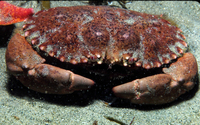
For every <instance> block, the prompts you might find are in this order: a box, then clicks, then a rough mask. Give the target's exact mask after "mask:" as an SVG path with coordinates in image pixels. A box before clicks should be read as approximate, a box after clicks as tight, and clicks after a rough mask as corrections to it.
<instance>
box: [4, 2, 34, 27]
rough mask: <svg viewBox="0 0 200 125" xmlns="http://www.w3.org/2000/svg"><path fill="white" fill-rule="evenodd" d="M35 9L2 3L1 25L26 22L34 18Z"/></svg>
mask: <svg viewBox="0 0 200 125" xmlns="http://www.w3.org/2000/svg"><path fill="white" fill-rule="evenodd" d="M33 13H34V10H33V8H21V7H17V6H15V5H12V4H10V3H8V2H5V1H0V25H10V24H14V23H18V22H22V21H24V20H25V19H26V18H28V17H30V16H32V15H33Z"/></svg>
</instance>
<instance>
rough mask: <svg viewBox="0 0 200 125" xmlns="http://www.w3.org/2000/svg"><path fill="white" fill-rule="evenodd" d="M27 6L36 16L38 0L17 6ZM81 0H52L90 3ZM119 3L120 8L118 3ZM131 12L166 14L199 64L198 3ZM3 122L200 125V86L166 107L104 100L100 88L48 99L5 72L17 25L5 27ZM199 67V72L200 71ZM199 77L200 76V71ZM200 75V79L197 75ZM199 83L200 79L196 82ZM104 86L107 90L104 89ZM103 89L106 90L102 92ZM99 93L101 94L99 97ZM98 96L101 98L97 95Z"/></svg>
mask: <svg viewBox="0 0 200 125" xmlns="http://www.w3.org/2000/svg"><path fill="white" fill-rule="evenodd" d="M12 3H13V4H16V5H18V6H22V7H32V8H34V9H35V11H36V12H37V11H38V10H39V8H40V5H39V4H37V2H33V1H31V2H21V3H20V2H12ZM86 4H87V3H83V2H81V1H78V2H76V1H72V2H51V6H52V7H55V6H74V5H86ZM113 4H114V5H116V6H119V7H121V6H120V5H119V4H118V2H113ZM125 6H126V7H127V8H128V9H130V10H135V11H139V12H146V13H149V14H157V15H160V14H164V15H165V16H166V17H167V18H168V19H170V20H171V21H173V23H175V24H176V25H177V26H178V27H179V28H180V29H182V31H183V35H185V36H186V42H187V43H188V45H189V50H190V52H191V53H193V54H194V55H195V57H196V59H197V62H198V65H199V66H200V56H199V54H200V49H199V48H200V4H199V3H198V2H182V1H179V2H172V1H171V2H164V1H162V2H144V1H137V2H131V3H127V4H125ZM0 28H1V29H0V32H1V34H0V36H1V37H0V40H1V41H0V124H1V125H26V124H29V125H58V124H60V125H92V124H94V123H98V125H118V124H127V125H129V124H130V123H131V121H132V120H133V118H134V120H133V123H132V124H134V125H165V124H170V125H198V124H200V91H199V90H198V89H199V83H198V82H197V83H196V86H195V88H194V89H192V90H191V91H190V92H188V93H186V94H184V95H183V96H181V97H180V98H179V99H178V100H176V101H174V102H172V103H170V104H166V105H161V106H141V105H135V104H130V103H129V102H128V101H126V100H120V99H117V100H115V101H114V103H113V104H112V105H111V106H108V105H106V104H105V103H104V101H107V102H111V101H112V100H113V97H112V98H111V97H109V95H106V96H107V97H102V96H100V95H99V94H101V93H102V92H103V90H101V89H99V90H97V92H96V93H95V94H94V95H93V94H92V93H91V94H90V96H92V97H88V96H89V95H88V94H87V92H88V91H86V92H85V93H86V95H84V92H78V93H75V94H73V95H64V96H56V95H45V94H40V93H37V92H33V91H31V90H28V89H27V88H26V87H24V86H23V85H22V84H21V83H20V82H19V81H17V80H16V79H15V78H14V77H12V76H11V75H9V74H8V73H6V64H5V51H6V46H7V43H8V37H9V35H10V33H9V32H8V31H10V30H7V29H9V28H12V26H5V27H2V26H1V27H0ZM199 69H200V68H199ZM199 73H200V72H199ZM198 77H199V75H198ZM197 81H198V79H197ZM102 88H103V87H102ZM98 91H101V92H98ZM98 93H99V94H98ZM93 96H97V97H93Z"/></svg>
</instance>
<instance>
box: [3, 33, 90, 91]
mask: <svg viewBox="0 0 200 125" xmlns="http://www.w3.org/2000/svg"><path fill="white" fill-rule="evenodd" d="M44 62H45V59H43V58H42V57H41V56H40V55H38V54H37V52H36V51H34V50H33V49H32V47H31V45H30V44H29V43H28V42H27V41H26V40H25V38H24V37H23V36H21V35H20V34H16V35H15V36H14V37H13V38H12V39H11V40H10V42H9V44H8V47H7V51H6V63H7V69H8V71H10V72H11V73H12V74H13V75H15V76H16V78H17V79H19V80H20V81H21V82H22V83H23V84H24V85H25V86H27V87H28V88H30V89H32V90H35V91H38V92H42V93H51V94H67V93H72V92H73V91H76V90H82V89H88V88H90V87H91V86H92V85H93V84H94V82H93V81H92V80H90V79H88V78H85V77H83V76H80V75H77V74H74V73H73V72H71V71H69V70H65V69H61V68H59V67H55V66H52V65H49V64H45V63H44Z"/></svg>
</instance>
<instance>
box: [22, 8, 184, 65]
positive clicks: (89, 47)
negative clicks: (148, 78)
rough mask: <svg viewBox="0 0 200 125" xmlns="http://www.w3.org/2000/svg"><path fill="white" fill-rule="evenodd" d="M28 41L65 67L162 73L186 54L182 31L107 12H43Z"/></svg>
mask: <svg viewBox="0 0 200 125" xmlns="http://www.w3.org/2000/svg"><path fill="white" fill-rule="evenodd" d="M23 29H24V31H25V36H26V37H27V40H28V41H29V42H30V43H31V44H32V45H33V46H34V47H36V48H38V49H40V50H42V51H45V52H46V53H48V55H50V56H52V57H55V58H58V59H59V60H60V61H62V62H70V63H72V64H77V63H88V62H97V63H98V64H101V63H107V64H122V65H124V66H128V65H134V66H141V67H143V68H146V69H149V68H154V67H160V66H161V65H162V64H166V63H169V62H170V61H171V60H172V59H176V58H177V57H179V56H181V55H182V53H183V52H184V51H185V50H186V47H187V44H186V43H185V42H184V41H183V40H184V39H185V37H184V36H183V35H182V34H180V32H181V30H180V29H179V28H177V27H176V26H172V25H171V24H170V23H169V22H168V21H166V20H164V19H161V18H159V17H158V16H155V15H150V14H145V13H139V12H135V11H130V10H125V9H120V8H113V7H107V6H98V7H97V6H74V7H57V8H51V9H49V10H45V11H40V12H38V13H36V14H35V15H34V16H33V17H30V18H29V19H28V20H27V21H26V24H25V25H24V26H23Z"/></svg>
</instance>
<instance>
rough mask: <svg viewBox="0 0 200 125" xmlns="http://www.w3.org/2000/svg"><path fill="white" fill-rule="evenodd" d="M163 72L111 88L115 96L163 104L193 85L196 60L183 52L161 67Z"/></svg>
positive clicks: (134, 100) (146, 102) (138, 101)
mask: <svg viewBox="0 0 200 125" xmlns="http://www.w3.org/2000/svg"><path fill="white" fill-rule="evenodd" d="M163 72H164V73H165V74H158V75H153V76H149V77H146V78H142V79H136V80H134V81H132V82H129V83H125V84H122V85H119V86H116V87H114V88H113V92H114V93H115V94H116V96H119V97H121V98H126V99H130V100H131V102H132V103H137V104H164V103H169V102H172V101H174V100H175V99H177V98H178V97H179V96H180V95H182V94H183V93H185V92H186V91H189V90H191V89H192V88H193V87H194V85H195V82H194V80H195V76H196V74H197V72H198V67H197V62H196V59H195V57H194V56H193V55H192V54H191V53H185V54H184V55H183V57H181V58H179V59H178V60H177V61H176V62H175V63H172V64H171V65H170V67H169V68H163Z"/></svg>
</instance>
